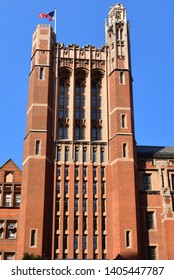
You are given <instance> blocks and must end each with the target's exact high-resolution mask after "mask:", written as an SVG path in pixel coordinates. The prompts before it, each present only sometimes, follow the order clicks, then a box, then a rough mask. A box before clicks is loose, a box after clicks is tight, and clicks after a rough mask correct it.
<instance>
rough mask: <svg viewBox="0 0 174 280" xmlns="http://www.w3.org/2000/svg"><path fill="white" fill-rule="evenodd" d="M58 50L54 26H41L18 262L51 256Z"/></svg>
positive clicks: (34, 60) (26, 145)
mask: <svg viewBox="0 0 174 280" xmlns="http://www.w3.org/2000/svg"><path fill="white" fill-rule="evenodd" d="M54 47H55V35H54V33H53V32H52V29H51V26H42V25H39V26H38V28H37V30H36V31H35V33H34V34H33V42H32V55H31V71H30V75H29V91H28V109H27V124H26V136H25V139H24V157H23V169H22V185H23V187H24V188H23V193H22V202H23V203H22V204H21V218H20V228H19V231H20V234H19V246H18V248H19V250H18V252H17V258H21V257H22V255H23V253H24V252H27V253H33V254H34V255H43V254H45V255H46V256H48V257H49V256H50V255H51V253H50V251H51V249H50V248H51V238H50V236H51V228H52V193H53V148H54V145H53V143H54V142H53V127H52V125H53V116H54V113H53V111H54V106H53V105H54V104H53V102H54V100H53V89H54V69H53V63H54V61H53V57H54Z"/></svg>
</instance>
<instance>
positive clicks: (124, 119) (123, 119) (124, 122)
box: [121, 115, 126, 128]
mask: <svg viewBox="0 0 174 280" xmlns="http://www.w3.org/2000/svg"><path fill="white" fill-rule="evenodd" d="M121 127H122V128H125V127H126V115H121Z"/></svg>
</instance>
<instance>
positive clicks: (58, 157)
mask: <svg viewBox="0 0 174 280" xmlns="http://www.w3.org/2000/svg"><path fill="white" fill-rule="evenodd" d="M57 160H58V161H60V160H61V149H60V148H58V151H57Z"/></svg>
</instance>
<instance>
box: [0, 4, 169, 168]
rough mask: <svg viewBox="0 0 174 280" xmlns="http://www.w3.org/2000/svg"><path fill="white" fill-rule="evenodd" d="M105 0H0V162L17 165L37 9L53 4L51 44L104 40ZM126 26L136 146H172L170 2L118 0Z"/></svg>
mask: <svg viewBox="0 0 174 280" xmlns="http://www.w3.org/2000/svg"><path fill="white" fill-rule="evenodd" d="M117 2H118V1H111V0H107V1H106V0H88V1H86V0H85V1H83V0H74V1H72V0H69V1H65V0H37V1H36V0H30V1H29V0H15V1H11V0H6V1H1V3H0V9H1V17H0V26H1V44H0V50H1V51H0V61H1V68H0V71H1V73H0V80H1V82H0V128H1V132H0V166H1V165H2V164H4V163H5V162H6V161H7V160H8V159H9V158H12V159H13V160H14V161H15V162H16V164H17V165H18V166H19V167H20V168H21V167H22V157H23V139H24V137H25V125H26V109H27V93H28V74H29V70H30V54H31V38H32V33H33V32H34V30H35V28H36V26H37V24H39V23H43V24H45V23H48V21H47V20H46V19H39V18H38V14H39V13H40V12H50V11H52V10H53V9H54V7H57V42H63V43H64V44H65V45H68V44H71V43H76V44H78V45H80V46H84V45H87V44H92V45H94V46H96V47H98V46H100V45H104V44H105V33H104V21H105V19H106V18H107V15H108V11H109V8H110V6H113V5H114V4H116V3H117ZM120 2H121V3H122V4H123V5H124V6H125V7H126V9H127V18H128V20H129V21H130V25H131V53H132V73H133V79H134V82H133V92H134V115H135V132H136V141H137V144H138V145H166V146H174V129H173V103H174V69H173V65H174V51H173V50H174V22H173V13H174V1H173V0H166V1H162V0H158V1H157V0H153V1H145V0H131V1H130V0H123V1H120Z"/></svg>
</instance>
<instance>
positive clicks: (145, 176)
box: [143, 174, 152, 190]
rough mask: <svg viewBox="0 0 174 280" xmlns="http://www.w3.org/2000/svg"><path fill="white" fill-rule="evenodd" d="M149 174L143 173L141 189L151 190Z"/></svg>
mask: <svg viewBox="0 0 174 280" xmlns="http://www.w3.org/2000/svg"><path fill="white" fill-rule="evenodd" d="M151 188H152V186H151V174H143V189H144V190H151Z"/></svg>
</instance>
